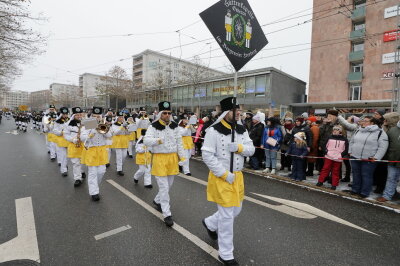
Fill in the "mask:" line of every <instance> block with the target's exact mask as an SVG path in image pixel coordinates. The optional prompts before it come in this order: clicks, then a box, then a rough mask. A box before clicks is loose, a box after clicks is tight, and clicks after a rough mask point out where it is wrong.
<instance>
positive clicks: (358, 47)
mask: <svg viewBox="0 0 400 266" xmlns="http://www.w3.org/2000/svg"><path fill="white" fill-rule="evenodd" d="M352 49H353V52H358V51H364V43H363V42H362V43H353V44H352Z"/></svg>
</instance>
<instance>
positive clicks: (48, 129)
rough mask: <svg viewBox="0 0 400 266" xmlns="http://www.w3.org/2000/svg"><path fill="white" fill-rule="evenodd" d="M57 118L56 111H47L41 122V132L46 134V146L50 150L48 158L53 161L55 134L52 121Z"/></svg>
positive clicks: (54, 158) (55, 145)
mask: <svg viewBox="0 0 400 266" xmlns="http://www.w3.org/2000/svg"><path fill="white" fill-rule="evenodd" d="M56 119H57V114H56V113H49V114H48V116H46V117H44V121H45V122H44V123H43V132H44V133H45V134H47V137H46V141H47V143H46V146H47V147H48V149H49V152H50V160H51V161H52V162H54V161H55V160H56V156H57V154H56V147H57V144H56V142H55V141H56V135H54V132H53V129H54V121H55V120H56Z"/></svg>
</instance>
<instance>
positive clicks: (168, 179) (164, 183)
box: [154, 175, 175, 217]
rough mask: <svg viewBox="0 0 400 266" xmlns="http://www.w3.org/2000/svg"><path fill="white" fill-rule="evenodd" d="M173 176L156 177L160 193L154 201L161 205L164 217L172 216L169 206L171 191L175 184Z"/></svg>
mask: <svg viewBox="0 0 400 266" xmlns="http://www.w3.org/2000/svg"><path fill="white" fill-rule="evenodd" d="M174 177H175V176H173V175H170V176H163V177H160V176H156V177H155V178H156V181H157V185H158V193H157V195H156V197H155V198H154V201H155V202H156V203H158V204H161V209H162V213H163V216H164V217H168V216H171V209H170V206H169V190H170V189H171V187H172V184H173V183H174Z"/></svg>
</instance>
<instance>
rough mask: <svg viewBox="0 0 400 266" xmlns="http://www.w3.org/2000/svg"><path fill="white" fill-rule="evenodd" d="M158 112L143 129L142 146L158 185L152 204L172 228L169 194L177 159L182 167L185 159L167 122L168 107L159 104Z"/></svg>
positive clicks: (174, 129)
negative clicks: (148, 152)
mask: <svg viewBox="0 0 400 266" xmlns="http://www.w3.org/2000/svg"><path fill="white" fill-rule="evenodd" d="M158 108H159V113H158V115H157V117H156V119H155V122H154V123H153V124H151V126H149V128H148V129H147V132H146V136H144V139H143V144H144V145H146V146H147V147H151V149H152V154H153V164H152V168H151V174H152V175H154V176H155V178H156V181H157V185H158V193H157V195H156V197H155V199H154V201H153V203H154V204H155V205H156V206H157V209H158V210H161V211H162V214H163V216H164V222H165V224H166V225H167V226H173V225H174V221H173V220H172V214H171V209H170V203H169V202H170V198H169V190H170V189H171V187H172V184H173V182H174V177H175V175H177V174H178V173H179V167H178V163H179V159H180V161H181V162H183V163H185V160H187V159H186V158H185V151H184V149H183V144H182V137H181V135H180V132H179V128H178V125H177V124H176V123H175V122H174V121H172V118H171V110H172V109H171V103H170V102H160V103H159V104H158ZM178 157H179V158H178Z"/></svg>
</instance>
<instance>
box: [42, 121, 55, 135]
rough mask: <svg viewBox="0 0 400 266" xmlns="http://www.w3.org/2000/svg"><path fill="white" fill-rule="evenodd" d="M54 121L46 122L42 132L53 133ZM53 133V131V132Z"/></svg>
mask: <svg viewBox="0 0 400 266" xmlns="http://www.w3.org/2000/svg"><path fill="white" fill-rule="evenodd" d="M53 128H54V122H51V123H49V124H48V123H46V124H44V125H43V132H44V133H53ZM53 134H54V133H53Z"/></svg>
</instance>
